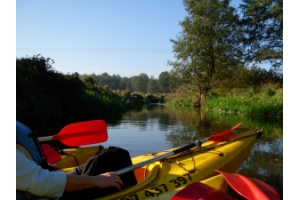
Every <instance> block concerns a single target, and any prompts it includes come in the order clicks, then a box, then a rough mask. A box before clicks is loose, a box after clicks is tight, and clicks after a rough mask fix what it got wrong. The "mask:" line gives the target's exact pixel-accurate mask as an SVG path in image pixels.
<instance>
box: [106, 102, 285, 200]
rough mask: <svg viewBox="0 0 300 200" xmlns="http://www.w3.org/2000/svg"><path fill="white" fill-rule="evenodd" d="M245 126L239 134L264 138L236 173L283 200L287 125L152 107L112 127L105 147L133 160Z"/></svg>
mask: <svg viewBox="0 0 300 200" xmlns="http://www.w3.org/2000/svg"><path fill="white" fill-rule="evenodd" d="M239 122H242V125H241V126H240V127H239V128H238V129H237V132H240V131H244V130H249V129H254V128H264V133H263V135H262V137H261V138H260V139H259V140H258V142H257V143H256V144H255V146H254V147H253V149H252V150H251V152H250V154H249V155H248V157H247V158H246V160H245V161H244V162H243V164H242V165H241V166H240V168H239V169H238V170H237V171H236V173H240V174H243V175H245V176H247V177H251V178H257V179H260V180H262V181H264V182H266V183H268V184H270V185H271V186H272V187H273V188H274V189H275V190H276V191H277V192H278V193H279V195H280V196H281V199H282V198H283V125H282V122H278V121H276V122H275V121H272V122H270V121H263V120H257V119H253V118H250V117H249V116H243V115H234V114H221V113H214V112H209V111H201V110H199V109H195V108H170V107H166V106H163V105H149V106H144V107H140V108H137V109H135V110H132V111H130V112H128V113H126V114H125V115H124V116H123V119H122V120H121V121H119V122H117V123H115V124H108V125H107V126H108V135H109V136H108V140H107V142H105V143H102V145H103V146H119V147H122V148H124V149H127V150H128V151H129V153H130V155H131V156H136V155H139V154H143V153H150V152H156V151H160V150H165V149H169V148H171V147H181V146H184V145H187V144H190V143H193V142H194V141H195V140H197V139H199V138H200V139H202V138H206V137H208V136H210V135H213V134H215V133H219V132H221V131H224V130H228V129H230V128H231V127H233V126H234V125H236V124H238V123H239Z"/></svg>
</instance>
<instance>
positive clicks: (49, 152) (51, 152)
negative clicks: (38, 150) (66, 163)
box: [41, 144, 61, 164]
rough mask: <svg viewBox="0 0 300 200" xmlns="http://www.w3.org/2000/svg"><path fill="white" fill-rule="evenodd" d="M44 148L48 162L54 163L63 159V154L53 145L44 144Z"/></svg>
mask: <svg viewBox="0 0 300 200" xmlns="http://www.w3.org/2000/svg"><path fill="white" fill-rule="evenodd" d="M41 147H42V149H43V154H44V156H45V158H46V160H47V162H48V164H54V163H56V162H58V161H60V160H61V156H60V154H59V153H57V151H55V149H53V147H51V146H50V145H49V144H42V145H41Z"/></svg>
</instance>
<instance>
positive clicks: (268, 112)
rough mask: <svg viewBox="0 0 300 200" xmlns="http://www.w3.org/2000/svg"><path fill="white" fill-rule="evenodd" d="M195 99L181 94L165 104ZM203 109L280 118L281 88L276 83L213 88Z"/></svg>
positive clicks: (181, 103) (190, 103)
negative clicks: (227, 88)
mask: <svg viewBox="0 0 300 200" xmlns="http://www.w3.org/2000/svg"><path fill="white" fill-rule="evenodd" d="M196 99H197V98H196V96H195V95H191V94H189V96H185V95H182V96H181V97H179V98H173V99H170V100H169V101H168V102H167V105H171V106H192V105H193V102H195V101H196ZM203 109H206V110H212V111H214V112H222V113H235V114H243V115H251V116H259V117H266V118H269V117H272V118H277V119H279V120H281V119H282V118H283V89H282V88H280V87H278V86H277V85H276V84H266V85H263V86H261V87H256V88H253V87H249V88H234V89H229V90H224V89H223V90H221V89H219V90H218V89H215V90H213V91H211V92H210V93H209V94H208V95H207V97H206V101H205V103H204V105H203Z"/></svg>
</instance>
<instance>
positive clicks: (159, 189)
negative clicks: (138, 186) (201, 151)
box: [120, 173, 192, 200]
mask: <svg viewBox="0 0 300 200" xmlns="http://www.w3.org/2000/svg"><path fill="white" fill-rule="evenodd" d="M188 180H192V177H191V175H190V174H189V173H187V174H184V175H182V176H178V177H176V178H175V179H172V180H169V183H171V184H172V185H170V184H168V185H169V187H171V188H174V187H175V188H178V187H182V186H183V185H185V184H187V182H188ZM168 185H167V184H160V185H158V186H156V187H151V188H149V189H146V190H145V191H144V194H143V197H145V196H146V197H149V196H153V197H154V196H158V195H160V194H162V193H164V192H168V191H169V189H168ZM139 195H142V194H141V193H140V192H139V193H135V194H133V195H130V196H128V197H124V198H121V199H120V200H139V199H140V198H139ZM141 199H143V198H141Z"/></svg>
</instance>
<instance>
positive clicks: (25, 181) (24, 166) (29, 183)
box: [16, 150, 123, 197]
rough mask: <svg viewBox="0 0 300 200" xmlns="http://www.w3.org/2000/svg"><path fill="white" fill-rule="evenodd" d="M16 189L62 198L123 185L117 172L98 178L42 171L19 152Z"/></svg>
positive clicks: (119, 187)
mask: <svg viewBox="0 0 300 200" xmlns="http://www.w3.org/2000/svg"><path fill="white" fill-rule="evenodd" d="M16 153H17V162H16V165H17V166H16V189H17V190H21V191H27V192H29V193H31V194H34V195H36V196H41V197H61V196H62V195H63V192H71V191H76V190H80V189H87V188H92V187H99V188H107V187H116V188H118V189H121V186H123V183H122V181H121V179H120V177H119V176H118V175H117V174H116V173H115V172H107V173H103V174H100V175H97V176H79V175H69V174H66V173H65V172H59V171H51V172H50V171H49V170H47V169H42V168H41V166H39V165H37V164H36V163H35V162H34V161H31V160H29V159H28V158H27V157H26V156H25V155H24V154H23V153H22V152H21V151H19V150H17V152H16Z"/></svg>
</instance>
